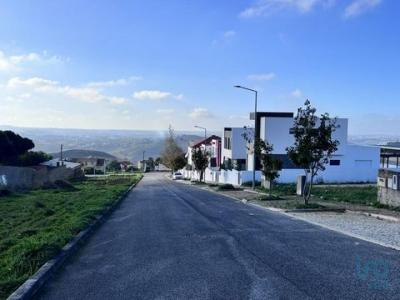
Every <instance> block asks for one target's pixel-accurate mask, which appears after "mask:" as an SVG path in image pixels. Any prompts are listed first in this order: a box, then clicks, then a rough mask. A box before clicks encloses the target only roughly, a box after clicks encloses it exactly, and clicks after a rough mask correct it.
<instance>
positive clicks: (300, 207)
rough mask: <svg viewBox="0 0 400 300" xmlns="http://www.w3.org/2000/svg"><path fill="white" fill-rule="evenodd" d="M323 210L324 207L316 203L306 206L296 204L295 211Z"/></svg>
mask: <svg viewBox="0 0 400 300" xmlns="http://www.w3.org/2000/svg"><path fill="white" fill-rule="evenodd" d="M318 208H325V206H323V205H320V204H317V203H308V204H297V205H296V209H318Z"/></svg>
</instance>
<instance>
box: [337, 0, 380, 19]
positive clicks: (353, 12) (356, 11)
mask: <svg viewBox="0 0 400 300" xmlns="http://www.w3.org/2000/svg"><path fill="white" fill-rule="evenodd" d="M381 3H382V0H354V1H353V2H351V3H350V4H349V5H348V6H347V7H346V9H345V11H344V17H345V18H352V17H356V16H359V15H361V14H363V13H365V12H366V11H369V10H371V9H373V8H374V7H376V6H378V5H379V4H381Z"/></svg>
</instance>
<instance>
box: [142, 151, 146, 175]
mask: <svg viewBox="0 0 400 300" xmlns="http://www.w3.org/2000/svg"><path fill="white" fill-rule="evenodd" d="M145 153H146V151H143V160H142V167H143V172H146V164H145V162H144V154H145Z"/></svg>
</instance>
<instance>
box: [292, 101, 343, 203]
mask: <svg viewBox="0 0 400 300" xmlns="http://www.w3.org/2000/svg"><path fill="white" fill-rule="evenodd" d="M316 111H317V110H316V109H315V108H314V107H312V106H311V103H310V101H309V100H306V102H305V103H304V106H303V107H300V108H299V109H298V111H297V115H296V117H295V118H294V123H293V128H292V133H293V135H294V139H295V142H294V145H293V146H291V147H288V148H286V150H287V153H288V156H289V158H290V159H291V160H292V161H293V163H294V164H295V165H297V166H299V167H301V168H303V169H304V172H305V175H306V182H309V183H308V189H307V188H306V186H307V185H305V186H304V190H303V197H304V204H305V205H308V201H309V199H310V196H311V189H312V186H313V180H314V177H315V176H316V175H317V174H318V172H320V171H324V170H325V165H326V164H327V163H328V162H329V159H330V158H331V157H332V154H333V153H334V152H335V151H336V150H337V148H338V146H339V141H338V140H334V139H333V138H332V133H333V132H334V131H335V130H336V128H338V126H337V125H336V118H333V119H332V118H330V117H329V114H328V113H324V114H322V115H321V116H320V118H318V117H317V116H316Z"/></svg>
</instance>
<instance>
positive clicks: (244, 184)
mask: <svg viewBox="0 0 400 300" xmlns="http://www.w3.org/2000/svg"><path fill="white" fill-rule="evenodd" d="M255 184H256V186H260V185H261V182H260V181H257V180H256V182H255ZM242 186H245V187H251V186H253V181H246V182H243V183H242Z"/></svg>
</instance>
